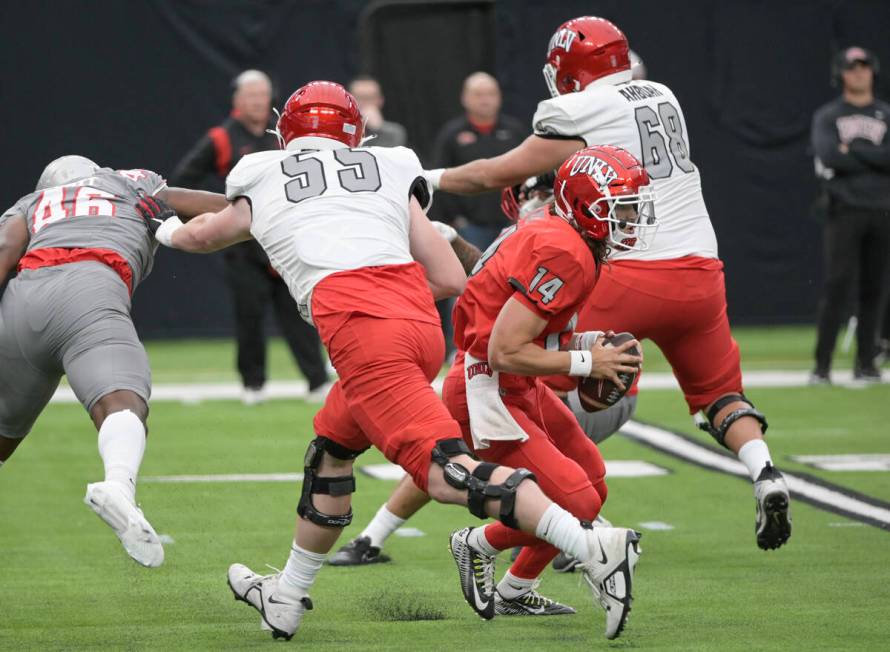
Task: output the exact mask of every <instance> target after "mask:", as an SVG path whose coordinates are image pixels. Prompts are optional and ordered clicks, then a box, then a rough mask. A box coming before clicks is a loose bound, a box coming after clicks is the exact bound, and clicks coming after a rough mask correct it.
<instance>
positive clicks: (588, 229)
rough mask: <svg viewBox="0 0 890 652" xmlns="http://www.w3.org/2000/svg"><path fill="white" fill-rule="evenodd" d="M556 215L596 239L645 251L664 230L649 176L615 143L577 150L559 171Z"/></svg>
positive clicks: (628, 153)
mask: <svg viewBox="0 0 890 652" xmlns="http://www.w3.org/2000/svg"><path fill="white" fill-rule="evenodd" d="M553 194H554V195H555V196H556V212H557V214H559V215H560V216H562V217H563V218H565V219H567V220H569V221H573V222H574V223H575V224H577V226H578V228H579V229H580V230H581V232H582V233H583V234H585V235H587V236H588V237H590V238H592V239H594V240H601V241H606V242H607V243H608V244H609V245H610V246H612V247H613V248H615V249H618V250H621V251H624V250H628V249H635V250H638V251H645V250H646V249H648V248H649V240H651V238H652V236H653V235H654V233H655V229H656V228H657V227H658V222H657V221H656V219H655V211H654V202H655V193H654V191H653V190H652V188H651V187H650V186H649V174H648V173H647V172H646V168H644V167H643V165H642V163H640V162H639V161H638V160H637V159H635V158H634V157H633V156H632V155H631V154H630V152H628V151H627V150H624V149H622V148H620V147H612V146H611V145H597V146H594V147H585V148H584V149H582V150H579V151H577V152H575V153H574V154H573V155H572V156H571V158H569V159H568V160H566V162H565V163H563V164H562V165H561V166H560V168H559V170H558V171H557V173H556V182H555V184H554V186H553Z"/></svg>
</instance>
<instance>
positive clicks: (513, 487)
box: [433, 439, 535, 529]
mask: <svg viewBox="0 0 890 652" xmlns="http://www.w3.org/2000/svg"><path fill="white" fill-rule="evenodd" d="M461 455H470V449H469V448H467V445H466V444H465V443H464V442H463V440H462V439H443V440H441V441H439V442H437V443H436V447H435V448H434V449H433V461H434V462H435V463H436V464H438V465H439V466H441V467H442V472H443V474H444V476H445V482H447V483H448V484H449V485H450V486H451V487H453V488H455V489H457V490H458V491H466V492H467V508H468V509H469V510H470V513H471V514H472V515H473V516H476V517H477V518H481V519H486V518H488V514H487V513H486V511H485V501H487V500H498V501H500V508H499V510H498V520H499V521H500V522H501V523H503V524H504V525H506V526H507V527H511V528H513V529H519V523H518V522H517V521H516V513H515V512H516V491H517V489H518V488H519V485H520V484H522V482H524V481H525V480H532V481H534V480H535V475H534V473H532V472H531V471H529V470H528V469H516V470H514V471H513V472H512V473H511V474H510V475H509V476H508V477H507V479H506V480H504V481H503V482H501V483H500V484H495V483H493V482H490V479H491V476H492V473H494V471H495V469H497V468H499V467H500V465H499V464H492V463H491V462H481V463H480V464H479V465H478V466H477V467H476V468H475V469H473V471H472V472H471V471H470V470H469V469H467V467H465V466H464V465H463V464H460V463H457V462H453V461H451V460H452V458H454V457H458V456H461Z"/></svg>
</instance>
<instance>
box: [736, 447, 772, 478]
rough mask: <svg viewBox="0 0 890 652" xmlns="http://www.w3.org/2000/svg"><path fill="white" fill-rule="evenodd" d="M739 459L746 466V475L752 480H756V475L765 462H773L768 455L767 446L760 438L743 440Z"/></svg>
mask: <svg viewBox="0 0 890 652" xmlns="http://www.w3.org/2000/svg"><path fill="white" fill-rule="evenodd" d="M739 461H740V462H741V463H742V464H744V465H745V466H746V467H747V468H748V475H750V476H751V480H753V481H756V480H757V476H759V475H760V472H761V471H762V470H763V467H764V466H766V465H767V463H769V464H772V463H773V460H772V458H771V457H770V455H769V446H767V445H766V442H765V441H763V440H762V439H752V440H751V441H749V442H745V443H744V444H743V445H742V447H741V448H740V449H739Z"/></svg>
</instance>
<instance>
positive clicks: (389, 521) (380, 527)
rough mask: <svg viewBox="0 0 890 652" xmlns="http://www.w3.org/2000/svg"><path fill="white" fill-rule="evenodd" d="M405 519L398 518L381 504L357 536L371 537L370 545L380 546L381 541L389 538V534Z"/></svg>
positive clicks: (381, 545)
mask: <svg viewBox="0 0 890 652" xmlns="http://www.w3.org/2000/svg"><path fill="white" fill-rule="evenodd" d="M404 522H405V519H403V518H399V517H398V516H396V515H395V514H393V513H392V512H391V511H389V510H388V509H386V505H385V504H384V505H382V506H381V507H380V509H378V510H377V513H376V514H374V518H372V519H371V522H370V523H368V525H367V527H366V528H365V529H364V530H362V533H361V534H360V535H359V537H368V538H370V539H371V545H372V546H374V547H375V548H382V547H383V542H384V541H386V540H387V539H388V538H389V535H390V534H392V533H393V532H395V531H396V530H398V529H399V528H400V527H402V524H403V523H404Z"/></svg>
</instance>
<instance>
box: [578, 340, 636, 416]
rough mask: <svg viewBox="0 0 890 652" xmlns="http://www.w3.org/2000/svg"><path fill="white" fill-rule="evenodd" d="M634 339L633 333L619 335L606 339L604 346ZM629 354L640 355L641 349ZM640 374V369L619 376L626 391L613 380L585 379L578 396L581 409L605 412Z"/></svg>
mask: <svg viewBox="0 0 890 652" xmlns="http://www.w3.org/2000/svg"><path fill="white" fill-rule="evenodd" d="M632 339H634V336H633V335H632V334H631V333H617V334H615V335H613V336H612V337H607V338H605V339H604V340H603V345H604V346H618V345H619V344H624V343H625V342H627V341H629V340H632ZM627 352H628V353H632V354H633V355H640V349H639V347H636V346H635V347H632V348H630V349H628V350H627ZM639 373H640V371H639V368H638V369H637V370H636V371H634V372H624V373H620V374H618V377H619V378H620V379H621V382H622V383H624V386H625V389H624V390H621V389H619V388H618V385H616V384H615V383H613V382H612V381H611V380H607V379H604V378H584V379H583V380H582V381H581V382H580V383H578V396H580V397H581V407H583V408H584V409H585V410H587V411H588V412H598V411H599V410H605V409H606V408H607V407H611V406H612V405H615V404H616V403H617V402H618V401H620V400H621V398H622V397H623V396H624V395H625V394H626V393H627V390H628V389H630V388H631V387H632V386H633V384H634V381H635V380H636V379H637V375H638V374H639Z"/></svg>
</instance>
